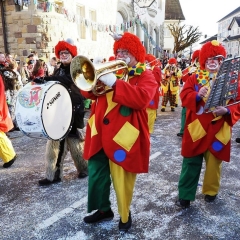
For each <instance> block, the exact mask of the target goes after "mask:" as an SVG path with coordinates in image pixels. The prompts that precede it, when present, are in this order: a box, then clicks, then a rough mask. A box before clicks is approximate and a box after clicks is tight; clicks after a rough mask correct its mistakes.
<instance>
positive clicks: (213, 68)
mask: <svg viewBox="0 0 240 240" xmlns="http://www.w3.org/2000/svg"><path fill="white" fill-rule="evenodd" d="M218 68H219V61H218V59H207V61H206V63H205V69H206V70H207V71H208V72H210V73H215V72H217V71H218Z"/></svg>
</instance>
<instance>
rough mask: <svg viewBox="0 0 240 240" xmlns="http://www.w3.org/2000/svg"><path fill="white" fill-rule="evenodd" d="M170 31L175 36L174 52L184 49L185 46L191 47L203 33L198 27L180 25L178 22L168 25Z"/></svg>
mask: <svg viewBox="0 0 240 240" xmlns="http://www.w3.org/2000/svg"><path fill="white" fill-rule="evenodd" d="M167 27H168V29H169V31H170V32H171V34H172V36H173V38H174V49H173V52H176V53H178V52H180V51H183V50H184V49H185V48H187V47H190V46H191V45H193V44H194V43H196V42H198V41H199V39H200V37H201V36H202V33H201V32H199V30H198V27H193V26H189V25H185V24H184V25H180V21H179V22H178V23H172V24H168V25H167Z"/></svg>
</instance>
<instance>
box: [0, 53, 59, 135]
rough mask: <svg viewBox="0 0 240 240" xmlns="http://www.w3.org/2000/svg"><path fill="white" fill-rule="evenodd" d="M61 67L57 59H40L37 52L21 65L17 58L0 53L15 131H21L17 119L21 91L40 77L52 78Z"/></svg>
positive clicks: (1, 67)
mask: <svg viewBox="0 0 240 240" xmlns="http://www.w3.org/2000/svg"><path fill="white" fill-rule="evenodd" d="M59 66H60V63H59V62H58V60H57V59H56V57H52V58H51V59H50V61H49V62H45V61H44V60H43V59H41V58H38V55H37V53H36V52H32V53H31V54H30V55H29V56H28V57H27V58H26V61H25V62H22V63H20V61H19V60H17V59H16V56H15V55H13V54H9V53H6V54H5V53H2V52H0V75H1V76H2V79H3V81H4V86H5V94H6V100H7V105H8V108H9V112H10V115H11V118H12V120H13V123H14V128H13V129H12V131H14V130H19V129H18V126H17V123H16V119H15V106H16V101H17V95H18V92H19V90H20V89H21V88H22V87H23V86H24V85H26V84H27V83H28V82H31V81H32V80H33V79H35V78H38V77H45V76H51V75H53V74H54V71H55V70H56V69H57V68H58V67H59Z"/></svg>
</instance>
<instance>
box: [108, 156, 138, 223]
mask: <svg viewBox="0 0 240 240" xmlns="http://www.w3.org/2000/svg"><path fill="white" fill-rule="evenodd" d="M109 165H110V172H111V177H112V182H113V187H114V190H115V192H116V197H117V205H118V213H119V215H120V217H121V220H122V222H123V223H126V222H127V221H128V215H129V210H130V205H131V202H132V196H133V189H134V185H135V181H136V176H137V174H136V173H130V172H127V171H125V170H124V169H123V168H122V167H120V166H118V165H117V164H115V163H114V162H112V161H110V160H109Z"/></svg>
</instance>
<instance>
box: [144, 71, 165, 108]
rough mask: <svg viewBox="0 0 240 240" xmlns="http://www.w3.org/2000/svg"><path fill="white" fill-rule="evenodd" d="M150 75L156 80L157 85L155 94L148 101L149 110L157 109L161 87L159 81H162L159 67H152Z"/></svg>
mask: <svg viewBox="0 0 240 240" xmlns="http://www.w3.org/2000/svg"><path fill="white" fill-rule="evenodd" d="M152 73H153V75H154V77H155V79H156V82H157V84H158V87H157V89H156V93H155V95H154V97H153V99H152V100H151V101H150V103H149V105H148V107H147V108H151V109H158V105H159V97H160V96H159V88H160V85H161V81H162V73H161V70H160V67H154V68H153V70H152Z"/></svg>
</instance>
